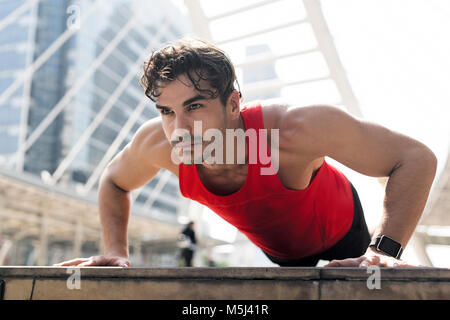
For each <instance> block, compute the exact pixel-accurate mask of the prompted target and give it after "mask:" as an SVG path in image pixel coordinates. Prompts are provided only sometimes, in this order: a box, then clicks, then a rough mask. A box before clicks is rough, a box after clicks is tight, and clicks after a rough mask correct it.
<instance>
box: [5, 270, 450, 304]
mask: <svg viewBox="0 0 450 320" xmlns="http://www.w3.org/2000/svg"><path fill="white" fill-rule="evenodd" d="M378 271H379V273H378V275H379V278H375V277H376V276H377V275H376V274H375V272H374V271H373V270H371V269H362V268H279V267H276V268H151V269H146V268H114V267H88V268H79V269H74V268H72V269H71V268H60V267H0V283H1V282H2V281H1V280H3V287H4V288H3V289H4V297H3V299H11V300H23V299H33V300H54V299H64V300H70V299H78V300H79V299H89V300H103V299H108V300H120V299H126V300H141V299H144V300H147V299H152V300H179V299H186V300H210V299H213V300H214V299H220V300H279V299H283V300H299V299H308V300H329V299H401V300H402V299H440V300H442V299H445V300H448V299H450V269H437V268H398V269H392V268H380V269H379V270H378ZM377 279H378V280H379V281H378V282H377ZM78 285H79V289H78V288H77V287H78ZM369 288H372V289H369ZM0 292H1V290H0Z"/></svg>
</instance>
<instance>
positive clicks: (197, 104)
mask: <svg viewBox="0 0 450 320" xmlns="http://www.w3.org/2000/svg"><path fill="white" fill-rule="evenodd" d="M201 106H202V105H201V104H199V103H194V104H191V105H190V106H189V109H190V110H195V109H198V108H201Z"/></svg>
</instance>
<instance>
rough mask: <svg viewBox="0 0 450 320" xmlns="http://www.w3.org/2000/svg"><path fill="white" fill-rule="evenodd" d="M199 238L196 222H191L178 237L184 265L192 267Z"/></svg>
mask: <svg viewBox="0 0 450 320" xmlns="http://www.w3.org/2000/svg"><path fill="white" fill-rule="evenodd" d="M196 245H197V239H196V237H195V231H194V222H193V221H191V222H189V223H188V224H187V225H186V227H185V228H184V229H183V231H181V233H180V235H179V237H178V246H179V247H180V248H181V252H180V256H181V260H182V265H184V266H186V267H192V259H193V257H194V253H195V249H196Z"/></svg>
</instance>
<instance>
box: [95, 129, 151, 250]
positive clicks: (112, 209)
mask: <svg viewBox="0 0 450 320" xmlns="http://www.w3.org/2000/svg"><path fill="white" fill-rule="evenodd" d="M157 126H158V123H157V122H148V123H146V124H145V125H144V126H143V127H141V128H140V129H139V130H138V131H137V132H136V134H135V136H134V138H133V140H132V141H131V142H130V143H129V144H128V145H127V146H126V147H125V148H124V149H123V150H122V151H121V152H120V153H118V154H117V156H116V157H115V158H114V159H113V160H112V161H111V162H110V163H109V165H108V166H107V168H106V169H105V171H104V172H103V175H102V177H101V180H100V185H99V192H98V202H99V211H100V221H101V224H102V230H103V239H104V244H105V254H109V255H112V254H117V255H120V256H126V257H128V241H127V227H128V219H129V215H130V204H131V203H130V193H131V191H132V190H134V189H137V188H139V187H141V186H143V185H145V184H146V183H148V182H149V181H150V180H151V179H152V178H153V177H154V176H155V175H156V174H157V173H158V171H159V170H160V168H158V167H157V166H156V165H155V163H157V162H158V161H157V159H156V157H157V156H158V154H159V153H157V152H154V150H155V149H156V148H157V144H158V142H159V141H158V137H157V132H156V127H157Z"/></svg>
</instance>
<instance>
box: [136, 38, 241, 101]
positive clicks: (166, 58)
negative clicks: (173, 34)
mask: <svg viewBox="0 0 450 320" xmlns="http://www.w3.org/2000/svg"><path fill="white" fill-rule="evenodd" d="M182 74H186V76H187V77H188V79H189V80H190V81H191V82H192V84H193V85H194V87H195V89H196V90H197V91H199V92H202V93H207V94H208V95H209V96H210V98H211V99H215V98H217V97H220V100H221V102H222V104H223V105H226V102H227V99H228V97H229V96H230V94H231V93H232V92H233V91H235V90H236V89H235V87H234V82H236V83H237V80H236V73H235V70H234V66H233V64H232V63H231V61H230V59H229V58H228V57H227V55H226V53H225V52H224V51H222V50H221V49H219V48H217V47H216V46H214V45H212V44H210V43H207V42H205V41H203V40H199V39H194V38H182V39H180V40H178V42H177V43H176V44H169V45H166V46H165V47H163V48H161V49H159V50H156V51H154V52H153V53H152V54H151V56H150V58H149V60H148V61H146V62H145V63H144V73H143V75H142V77H141V79H140V84H141V86H142V87H143V88H144V90H145V95H146V96H147V97H149V98H150V99H151V100H152V101H154V102H156V99H157V98H158V96H159V95H160V93H158V89H159V88H161V87H163V86H164V85H165V84H166V83H168V82H170V81H173V80H175V79H177V78H178V77H179V76H180V75H182ZM201 80H206V81H208V83H209V85H210V87H211V88H212V90H210V89H202V88H200V87H199V84H200V81H201ZM237 85H238V87H239V83H237ZM238 92H239V96H240V97H241V92H240V90H238Z"/></svg>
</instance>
